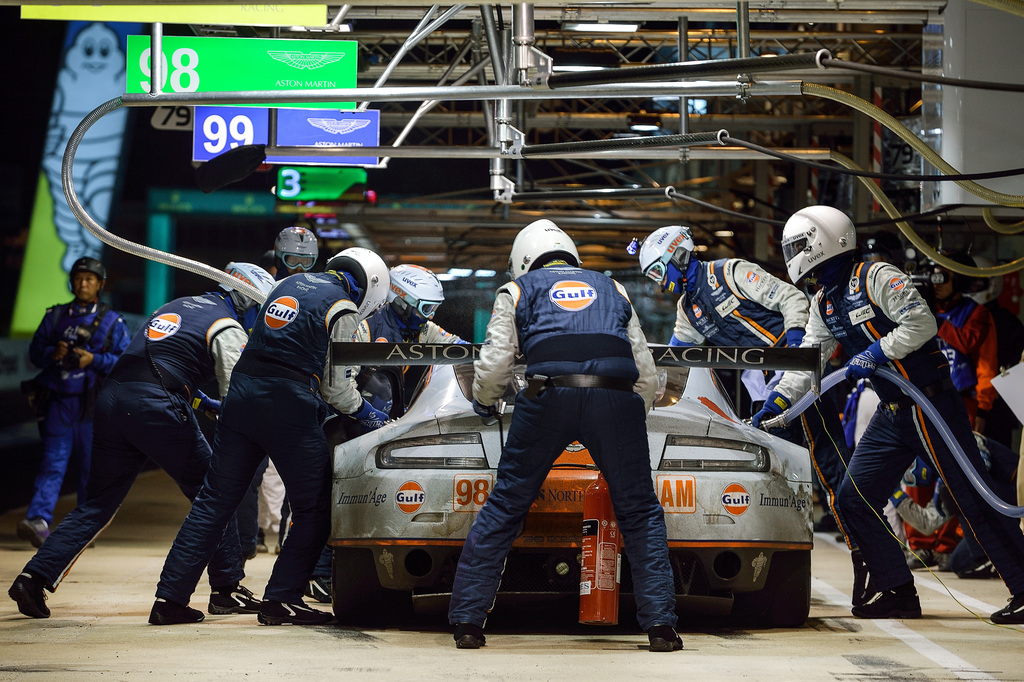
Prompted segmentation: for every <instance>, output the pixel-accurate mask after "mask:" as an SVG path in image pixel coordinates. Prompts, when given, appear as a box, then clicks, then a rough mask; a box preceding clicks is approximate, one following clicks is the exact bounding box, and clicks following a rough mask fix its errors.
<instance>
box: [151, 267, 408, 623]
mask: <svg viewBox="0 0 1024 682" xmlns="http://www.w3.org/2000/svg"><path fill="white" fill-rule="evenodd" d="M387 288H388V270H387V266H386V265H385V264H384V261H383V260H381V258H380V256H378V255H377V254H375V253H374V252H372V251H370V250H368V249H362V248H351V249H346V250H345V251H342V252H341V253H339V254H338V255H336V256H335V257H333V258H332V259H331V260H330V261H328V263H327V271H326V272H323V273H316V274H313V273H303V274H297V275H292V276H290V277H287V278H285V279H284V280H282V281H281V282H279V283H278V284H277V286H276V287H275V288H274V290H273V291H272V292H271V294H270V296H268V297H267V302H266V303H265V304H264V305H263V307H262V308H261V309H260V314H259V317H258V318H257V320H256V326H255V327H254V328H253V330H252V335H251V336H250V338H249V343H248V345H247V346H246V349H245V352H244V353H243V354H242V357H241V359H240V360H239V362H238V365H237V366H236V367H235V375H234V377H233V379H232V382H231V390H230V392H229V393H228V395H227V397H226V398H225V400H224V405H223V410H222V411H221V416H220V419H219V420H218V422H217V432H216V436H215V437H214V446H213V452H214V454H213V462H212V464H211V466H210V472H209V474H208V475H207V477H206V482H205V483H204V485H203V489H202V490H201V491H200V492H199V494H198V495H197V496H196V499H195V501H194V502H193V504H192V511H191V512H189V515H188V517H187V518H186V519H185V523H184V524H183V525H182V527H181V530H179V531H178V537H177V538H175V540H174V545H173V546H172V547H171V551H170V553H169V554H168V555H167V560H166V561H165V562H164V568H163V572H162V573H161V575H160V582H159V584H158V585H157V591H156V597H157V600H156V603H154V605H153V612H154V613H158V612H159V613H162V614H163V616H162V623H163V624H172V623H195V622H199V621H201V620H203V614H202V612H200V611H198V610H196V609H192V608H189V606H188V603H189V599H190V597H191V595H192V592H193V590H195V586H196V582H197V581H198V579H199V575H200V573H201V572H202V570H203V567H204V566H206V564H207V563H208V562H209V561H210V557H211V556H213V552H214V550H215V547H216V543H217V540H218V538H220V537H221V535H222V534H223V532H224V527H225V525H227V523H228V521H229V520H230V518H231V515H232V513H233V512H234V510H235V507H237V506H238V502H239V501H240V500H241V499H242V496H243V495H244V494H245V491H246V490H247V489H248V488H249V484H250V482H251V481H252V478H253V474H254V473H255V471H256V468H257V467H258V466H259V464H260V462H261V461H262V460H263V458H264V457H266V456H269V457H270V459H271V461H273V462H274V465H275V466H276V467H277V470H278V472H279V473H280V474H281V478H282V479H283V480H284V484H285V487H286V488H287V489H288V496H289V498H290V499H291V505H292V527H291V530H290V532H289V534H288V538H287V540H286V541H285V543H284V545H283V546H282V548H281V554H280V555H278V558H277V561H276V562H275V564H274V569H273V573H272V574H271V576H270V581H269V582H268V583H267V588H266V591H265V593H264V599H263V603H262V606H261V607H260V610H259V616H258V619H259V622H260V623H263V624H267V625H279V624H282V623H294V624H298V625H316V624H319V623H325V622H327V621H329V620H330V619H331V615H330V614H329V613H324V612H323V611H317V610H315V609H311V608H309V607H307V606H306V605H305V604H304V603H303V601H302V594H303V592H304V591H305V589H306V585H307V584H308V581H309V577H310V575H311V574H312V572H313V566H314V565H315V564H316V561H317V557H318V556H319V554H320V551H321V549H322V548H323V546H324V543H325V542H326V540H327V536H328V534H329V533H330V488H331V478H330V476H331V456H330V450H329V449H328V445H327V437H326V436H325V435H324V431H323V428H322V427H321V424H322V423H323V422H324V420H325V419H326V417H327V412H328V407H327V405H328V404H330V405H332V406H333V407H334V408H336V409H337V410H338V411H339V412H341V413H343V414H352V415H353V416H354V417H355V418H357V419H359V420H360V422H361V423H362V424H364V426H367V427H368V428H369V427H373V426H379V425H382V424H383V423H384V421H386V419H387V415H385V414H383V413H381V412H379V411H377V410H374V409H373V407H371V406H370V405H369V404H368V403H367V402H366V401H365V400H363V399H362V397H360V395H359V393H358V391H357V390H356V388H355V382H354V381H352V379H351V378H350V377H349V376H347V373H345V372H335V371H333V368H332V364H331V352H330V351H331V344H332V342H337V341H351V340H352V336H353V334H354V333H355V330H356V325H357V324H358V323H359V321H360V320H361V319H363V318H365V317H366V316H367V315H369V314H370V313H372V312H373V311H374V310H376V309H377V308H378V307H380V306H381V305H382V304H383V303H384V301H385V300H386V296H387ZM335 374H338V376H335ZM325 401H326V402H325Z"/></svg>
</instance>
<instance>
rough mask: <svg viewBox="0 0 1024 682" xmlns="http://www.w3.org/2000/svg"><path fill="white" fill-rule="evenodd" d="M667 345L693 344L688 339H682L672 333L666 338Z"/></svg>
mask: <svg viewBox="0 0 1024 682" xmlns="http://www.w3.org/2000/svg"><path fill="white" fill-rule="evenodd" d="M668 345H670V346H692V345H693V344H692V343H690V342H689V341H683V340H682V339H680V338H679V337H677V336H676V335H675V334H673V335H672V337H671V338H670V339H669V340H668Z"/></svg>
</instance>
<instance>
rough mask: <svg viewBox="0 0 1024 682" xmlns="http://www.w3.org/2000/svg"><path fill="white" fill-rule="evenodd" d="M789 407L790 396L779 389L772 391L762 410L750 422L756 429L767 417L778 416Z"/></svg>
mask: <svg viewBox="0 0 1024 682" xmlns="http://www.w3.org/2000/svg"><path fill="white" fill-rule="evenodd" d="M788 409H789V398H787V397H786V396H784V395H782V394H781V393H779V392H778V391H772V392H771V393H769V394H768V398H767V399H765V401H764V406H763V407H762V408H761V411H760V412H758V413H757V414H755V415H754V416H753V417H752V418H751V420H750V423H751V424H752V425H753V426H754V428H755V429H756V428H758V427H759V426H760V425H761V422H762V421H764V420H765V419H770V418H772V417H778V416H779V415H780V414H782V413H783V412H785V411H786V410H788Z"/></svg>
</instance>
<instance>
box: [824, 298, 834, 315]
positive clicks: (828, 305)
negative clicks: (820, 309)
mask: <svg viewBox="0 0 1024 682" xmlns="http://www.w3.org/2000/svg"><path fill="white" fill-rule="evenodd" d="M835 311H836V309H835V307H834V306H833V305H832V301H825V314H826V315H831V314H832V313H834V312H835Z"/></svg>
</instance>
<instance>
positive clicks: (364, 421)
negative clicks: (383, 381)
mask: <svg viewBox="0 0 1024 682" xmlns="http://www.w3.org/2000/svg"><path fill="white" fill-rule="evenodd" d="M352 418H353V419H355V420H356V421H358V422H359V425H360V426H361V427H363V433H369V432H370V431H375V430H377V429H379V428H380V427H382V426H384V424H385V422H387V420H388V415H387V414H386V413H384V412H381V411H380V410H378V409H376V408H375V407H374V406H373V405H371V404H370V403H369V402H367V401H366V399H365V398H364V399H363V406H362V407H361V408H359V411H358V412H353V413H352Z"/></svg>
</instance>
